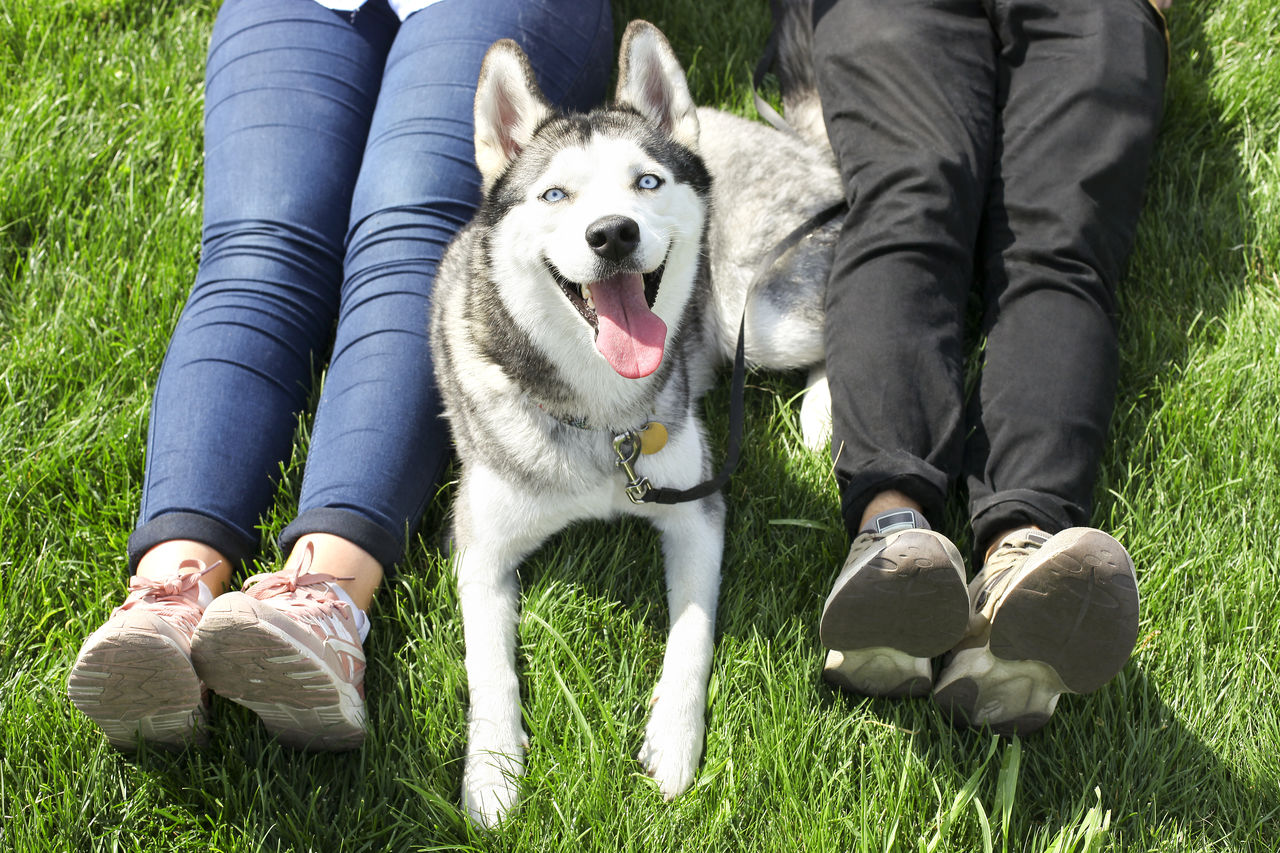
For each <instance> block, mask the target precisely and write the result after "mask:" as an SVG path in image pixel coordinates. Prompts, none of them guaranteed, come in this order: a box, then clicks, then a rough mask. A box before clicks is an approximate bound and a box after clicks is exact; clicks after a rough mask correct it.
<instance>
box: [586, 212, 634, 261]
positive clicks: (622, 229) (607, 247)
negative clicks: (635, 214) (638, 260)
mask: <svg viewBox="0 0 1280 853" xmlns="http://www.w3.org/2000/svg"><path fill="white" fill-rule="evenodd" d="M587 245H588V246H590V247H591V251H593V252H595V253H596V254H597V255H599V256H600V257H602V258H604V259H606V260H610V261H620V260H622V259H623V258H625V257H626V256H627V255H629V254H631V253H632V252H634V251H635V248H636V246H639V245H640V226H639V225H637V224H636V221H635V220H634V219H631V218H629V217H626V216H602V217H600V218H599V219H597V220H596V221H595V222H592V223H591V226H590V227H589V228H587Z"/></svg>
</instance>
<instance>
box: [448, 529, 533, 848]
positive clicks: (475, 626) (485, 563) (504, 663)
mask: <svg viewBox="0 0 1280 853" xmlns="http://www.w3.org/2000/svg"><path fill="white" fill-rule="evenodd" d="M517 561H518V558H516V559H513V558H511V557H507V558H506V559H504V558H502V557H501V556H500V555H499V554H497V553H495V552H494V549H490V548H477V547H472V548H465V549H463V550H462V552H461V553H460V554H459V555H458V557H457V572H458V599H459V602H460V603H461V606H462V628H463V638H464V641H465V643H466V666H467V686H468V689H469V692H470V695H471V713H470V717H469V721H468V726H467V763H466V769H465V770H464V771H463V776H462V807H463V809H464V810H465V811H466V813H467V816H468V817H470V818H471V819H472V820H473V821H474V822H476V823H477V824H479V825H481V826H486V827H487V826H494V825H496V824H497V823H498V822H499V821H500V820H501V819H502V817H503V815H504V814H505V813H506V812H507V811H508V810H509V809H510V808H511V807H512V806H514V805H515V802H516V797H517V795H518V793H519V785H520V777H521V776H522V775H523V774H524V753H525V748H526V747H527V746H528V742H529V739H528V736H527V735H526V734H525V732H524V729H523V728H522V726H521V723H520V683H519V680H518V679H517V677H516V669H515V646H516V622H517V621H518V619H519V609H518V598H519V589H518V584H517V581H516V573H515V566H516V562H517Z"/></svg>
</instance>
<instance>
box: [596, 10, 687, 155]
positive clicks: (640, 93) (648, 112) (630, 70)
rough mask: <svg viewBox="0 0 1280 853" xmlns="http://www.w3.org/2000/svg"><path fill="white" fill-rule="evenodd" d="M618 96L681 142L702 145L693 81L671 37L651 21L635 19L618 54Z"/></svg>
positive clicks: (624, 36)
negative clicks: (690, 89) (686, 74)
mask: <svg viewBox="0 0 1280 853" xmlns="http://www.w3.org/2000/svg"><path fill="white" fill-rule="evenodd" d="M616 99H617V100H618V101H619V102H621V103H627V104H630V105H631V106H633V107H635V108H636V109H638V110H639V111H640V112H641V113H642V114H643V115H645V116H647V117H648V118H649V119H650V120H651V121H654V122H657V123H658V125H660V126H661V127H662V129H663V130H665V131H666V132H667V133H670V134H671V135H672V136H673V137H675V139H676V141H677V142H680V143H681V144H683V145H686V146H688V147H689V148H692V149H695V150H696V149H697V147H698V113H697V110H696V109H695V108H694V104H693V96H692V95H690V94H689V81H688V79H686V77H685V75H684V69H683V68H681V67H680V62H679V61H678V60H677V59H676V55H675V53H674V52H673V51H672V50H671V45H669V44H667V37H666V36H664V35H663V34H662V31H661V30H659V29H658V28H657V27H655V26H654V25H653V24H651V23H649V22H648V21H632V22H631V23H630V24H628V25H627V31H626V32H625V33H624V34H623V36H622V48H621V49H620V51H619V53H618V91H617V94H616Z"/></svg>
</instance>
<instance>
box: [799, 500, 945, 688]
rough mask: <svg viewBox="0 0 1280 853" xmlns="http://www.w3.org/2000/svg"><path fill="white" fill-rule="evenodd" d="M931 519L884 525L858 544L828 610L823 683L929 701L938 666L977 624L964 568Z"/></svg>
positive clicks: (907, 517) (905, 516)
mask: <svg viewBox="0 0 1280 853" xmlns="http://www.w3.org/2000/svg"><path fill="white" fill-rule="evenodd" d="M917 523H918V524H923V523H924V519H923V518H922V517H920V516H919V515H918V514H916V513H914V512H911V513H907V512H904V513H901V514H899V516H898V517H896V518H895V517H893V516H891V517H889V518H885V517H883V516H882V517H881V523H880V524H879V527H878V529H873V530H871V531H864V532H862V533H860V534H859V535H858V536H857V538H856V539H854V540H853V545H852V546H851V547H850V548H849V556H848V557H847V558H846V559H845V564H844V568H843V569H842V570H841V572H840V576H839V577H837V578H836V582H835V585H834V587H833V588H832V590H831V594H830V595H828V596H827V601H826V604H825V605H824V606H823V609H822V621H821V623H820V626H819V634H820V637H821V639H822V645H823V646H824V647H826V648H827V649H829V650H830V651H829V652H828V653H827V658H826V663H825V666H824V667H823V673H822V677H823V678H825V679H826V680H827V681H829V682H831V683H832V684H835V685H836V686H838V687H842V688H844V689H845V690H851V691H853V692H855V693H861V694H863V695H866V696H893V697H900V696H923V695H925V694H927V693H928V692H929V689H930V687H931V686H932V684H933V665H932V663H931V662H930V659H931V658H934V657H937V656H939V655H941V654H943V653H944V652H946V651H948V650H949V649H951V648H953V647H954V646H955V644H956V643H957V642H959V641H960V638H961V637H963V636H964V632H965V626H966V625H967V624H968V622H969V597H968V595H967V593H966V592H965V575H964V563H963V561H962V560H961V558H960V552H959V551H957V550H956V546H955V545H953V544H951V542H950V541H949V540H948V539H947V538H946V537H945V536H943V535H942V534H940V533H936V532H934V531H932V530H929V529H927V528H922V527H917V526H915V525H916V524H917Z"/></svg>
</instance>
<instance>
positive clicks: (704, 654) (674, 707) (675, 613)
mask: <svg viewBox="0 0 1280 853" xmlns="http://www.w3.org/2000/svg"><path fill="white" fill-rule="evenodd" d="M656 523H657V525H658V527H659V529H660V530H661V531H662V551H663V560H664V562H665V564H666V570H667V596H668V601H669V606H670V609H671V633H670V636H669V637H668V638H667V651H666V656H665V658H664V659H663V662H662V675H661V677H660V678H659V680H658V685H657V687H655V688H654V691H653V701H652V705H653V710H652V712H651V714H650V715H649V725H648V727H647V729H646V731H645V739H644V745H643V746H642V747H641V748H640V755H639V759H640V762H641V764H643V765H644V768H645V770H646V771H647V772H648V774H649V775H650V776H652V777H653V778H654V779H655V780H656V781H657V783H658V787H659V789H660V790H661V791H662V795H663V797H664V798H666V799H668V800H670V799H672V798H674V797H676V796H678V795H679V794H681V793H683V792H684V791H685V790H686V789H687V788H688V787H689V785H690V784H692V783H693V774H694V771H695V770H697V768H698V763H699V761H700V760H701V757H702V743H703V736H704V732H705V728H706V720H705V716H706V704H707V679H708V677H709V675H710V673H711V652H712V647H713V643H714V639H715V622H716V599H717V596H718V595H719V591H720V558H721V555H722V553H723V551H724V502H723V500H722V499H721V497H720V496H719V495H714V496H713V497H710V498H706V499H704V500H701V501H698V502H697V503H692V504H680V505H678V506H676V507H674V508H673V509H672V510H671V511H670V512H669V513H667V514H666V515H665V516H664V517H663V518H662V519H660V520H659V521H657V522H656Z"/></svg>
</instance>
